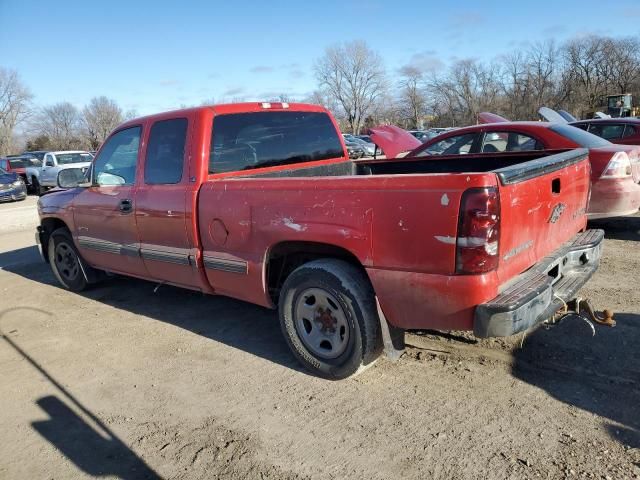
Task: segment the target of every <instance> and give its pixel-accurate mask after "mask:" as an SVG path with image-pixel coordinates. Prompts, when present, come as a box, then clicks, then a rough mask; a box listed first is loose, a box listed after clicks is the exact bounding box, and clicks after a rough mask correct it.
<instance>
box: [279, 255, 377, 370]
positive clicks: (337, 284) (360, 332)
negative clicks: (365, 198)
mask: <svg viewBox="0 0 640 480" xmlns="http://www.w3.org/2000/svg"><path fill="white" fill-rule="evenodd" d="M308 292H312V293H311V294H308ZM315 292H320V294H319V295H318V297H321V296H323V295H325V294H326V298H325V299H324V300H326V301H328V305H329V306H330V308H329V307H327V308H323V307H322V306H321V303H322V301H321V300H320V299H316V295H315ZM329 299H332V301H329ZM300 302H302V303H300ZM309 302H311V303H309ZM334 304H335V305H334ZM317 305H320V306H317ZM325 305H327V303H325ZM334 307H336V308H334ZM301 308H302V309H303V310H304V312H308V313H309V314H311V315H314V318H304V317H305V315H304V314H303V315H299V314H297V313H296V312H298V313H299V312H300V309H301ZM304 312H303V313H304ZM279 313H280V326H281V327H282V332H283V333H284V336H285V339H286V340H287V343H288V344H289V347H290V348H291V351H292V352H293V354H294V355H295V356H296V358H297V359H298V361H300V363H302V365H303V366H304V367H305V368H307V369H308V370H310V371H311V372H312V373H314V374H316V375H318V376H320V377H323V378H327V379H331V380H339V379H343V378H346V377H348V376H350V375H353V374H354V373H356V372H357V371H358V370H359V369H361V368H364V367H366V366H369V365H370V364H372V363H373V362H374V361H375V360H376V359H377V358H378V357H379V356H380V353H381V352H382V338H381V334H380V321H379V319H378V313H377V309H376V303H375V294H374V292H373V288H372V287H371V284H370V283H369V279H368V278H367V276H366V274H365V273H364V272H363V271H362V270H361V269H360V268H358V267H356V266H354V265H352V264H350V263H347V262H345V261H343V260H337V259H321V260H315V261H312V262H309V263H306V264H304V265H302V266H300V267H298V268H297V269H296V270H294V271H293V272H292V273H291V275H289V276H288V277H287V279H286V281H285V282H284V285H283V286H282V290H281V291H280V300H279ZM328 325H333V328H330V327H329V326H328ZM314 328H315V329H316V330H314ZM303 329H304V330H303ZM343 330H344V332H343ZM322 335H324V337H323V336H322ZM312 338H313V339H315V340H317V339H321V342H320V343H319V344H318V346H316V347H313V346H311V343H312V340H310V339H312ZM327 339H330V340H331V341H329V340H327ZM313 343H318V342H317V341H315V342H313ZM323 343H324V345H325V346H324V347H322V345H323ZM334 343H335V344H336V345H335V350H334ZM328 346H330V347H331V349H329V347H328ZM320 352H322V353H320ZM328 357H329V358H328Z"/></svg>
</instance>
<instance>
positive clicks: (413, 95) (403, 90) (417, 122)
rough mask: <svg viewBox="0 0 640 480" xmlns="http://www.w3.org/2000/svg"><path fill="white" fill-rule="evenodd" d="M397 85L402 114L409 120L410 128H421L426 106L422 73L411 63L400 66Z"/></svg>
mask: <svg viewBox="0 0 640 480" xmlns="http://www.w3.org/2000/svg"><path fill="white" fill-rule="evenodd" d="M399 87H400V91H399V103H400V108H401V114H402V116H403V117H405V118H407V119H408V120H409V127H410V128H423V126H424V116H425V113H426V107H427V98H426V95H425V91H424V74H423V73H422V71H420V69H418V68H417V67H414V66H411V65H407V66H405V67H403V68H401V69H400V84H399Z"/></svg>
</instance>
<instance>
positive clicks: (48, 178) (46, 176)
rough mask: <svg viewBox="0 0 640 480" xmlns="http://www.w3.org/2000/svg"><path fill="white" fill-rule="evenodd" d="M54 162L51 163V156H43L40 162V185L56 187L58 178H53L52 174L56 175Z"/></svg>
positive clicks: (48, 154) (49, 154) (50, 154)
mask: <svg viewBox="0 0 640 480" xmlns="http://www.w3.org/2000/svg"><path fill="white" fill-rule="evenodd" d="M55 166H56V165H55V162H54V161H53V154H52V153H47V154H46V155H45V156H44V161H43V162H42V168H41V170H40V184H41V185H47V186H49V187H52V186H54V185H56V183H57V180H58V178H57V177H56V178H54V173H57V171H58V169H57V168H55Z"/></svg>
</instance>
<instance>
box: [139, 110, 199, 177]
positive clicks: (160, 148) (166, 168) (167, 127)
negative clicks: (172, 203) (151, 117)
mask: <svg viewBox="0 0 640 480" xmlns="http://www.w3.org/2000/svg"><path fill="white" fill-rule="evenodd" d="M187 124H188V122H187V119H186V118H176V119H172V120H162V121H159V122H156V123H154V124H153V127H151V133H150V134H149V143H148V145H147V158H146V160H145V165H144V183H146V184H148V185H157V184H172V183H179V182H180V180H182V169H183V166H184V147H185V143H186V140H187Z"/></svg>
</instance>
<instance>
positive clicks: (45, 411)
mask: <svg viewBox="0 0 640 480" xmlns="http://www.w3.org/2000/svg"><path fill="white" fill-rule="evenodd" d="M36 221H37V218H36V215H35V199H33V198H29V199H28V200H26V201H25V202H20V203H17V204H5V205H0V330H1V331H2V338H1V339H0V369H1V372H2V380H1V383H0V445H1V448H0V478H1V479H12V480H13V479H67V478H91V477H101V478H121V479H135V478H163V479H191V478H196V479H200V478H201V479H217V478H221V479H241V478H252V479H253V478H256V479H302V478H312V479H335V478H352V479H359V478H363V479H388V478H409V479H435V478H438V479H467V478H469V479H476V478H477V479H493V478H496V479H505V478H510V479H521V478H522V479H524V478H530V479H536V478H549V479H557V478H598V479H629V478H640V349H639V348H638V344H639V343H640V290H639V289H638V281H639V278H640V275H638V271H640V249H639V246H640V216H636V217H632V218H628V219H621V220H615V221H608V222H600V223H598V224H596V225H597V226H599V227H603V228H605V229H606V231H607V239H606V242H605V243H606V245H605V257H604V261H603V263H602V265H601V267H600V270H599V272H598V273H597V275H596V276H595V277H594V278H593V279H592V280H591V282H590V283H588V284H587V287H586V288H585V289H584V291H583V292H582V295H583V296H586V297H589V298H590V299H592V300H593V301H594V304H595V305H596V307H597V308H599V309H602V308H605V307H607V308H610V309H612V310H613V311H614V312H616V320H617V322H618V326H617V327H615V328H606V327H599V328H597V333H596V336H595V337H592V336H591V332H590V329H589V327H588V326H587V325H586V324H584V323H582V322H581V321H579V320H568V321H567V322H565V323H563V324H561V325H560V326H557V327H555V328H553V329H551V330H545V329H538V330H536V331H534V332H530V333H528V334H527V336H526V337H525V338H524V340H523V339H522V337H521V336H519V337H517V338H511V339H506V340H492V341H482V342H477V341H476V340H475V339H473V337H471V336H470V335H462V334H456V333H452V334H437V333H436V332H415V333H412V334H409V335H408V336H407V342H408V344H409V345H410V346H409V347H408V348H407V352H406V354H405V355H404V356H403V357H402V358H401V359H400V360H399V361H398V362H396V363H392V362H389V361H388V360H386V359H381V360H380V361H378V362H377V363H376V364H375V365H374V366H373V367H371V368H369V369H368V370H366V371H365V372H363V373H361V374H360V375H358V376H357V377H355V378H352V379H348V380H345V381H340V382H328V381H324V380H320V379H318V378H315V377H313V376H310V375H308V374H307V373H305V372H304V371H302V370H301V369H300V368H299V367H298V365H297V363H296V362H295V360H294V358H293V357H292V355H291V354H290V353H289V351H288V349H287V347H286V344H285V342H284V340H283V338H282V336H281V333H280V330H279V326H278V321H277V318H276V315H275V314H274V312H271V311H267V310H264V309H262V308H259V307H256V306H253V305H249V304H245V303H242V302H238V301H235V300H231V299H226V298H218V297H204V296H202V295H199V294H196V293H193V292H189V291H183V290H179V289H177V288H171V287H166V286H162V287H160V289H159V290H158V292H157V293H154V287H155V285H153V284H151V283H146V282H142V281H138V280H130V279H124V278H114V279H112V280H109V281H108V282H107V283H105V284H103V285H101V286H99V287H96V288H93V289H92V290H90V291H88V292H86V293H84V294H82V295H78V294H73V293H69V292H66V291H64V290H62V289H61V288H59V287H58V285H57V284H56V282H55V281H54V278H53V275H52V274H51V273H50V270H49V268H48V266H47V265H46V264H44V263H43V262H42V261H41V260H40V258H39V256H38V253H37V249H36V246H35V242H34V233H33V232H34V227H35V223H36ZM521 344H522V346H521Z"/></svg>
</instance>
